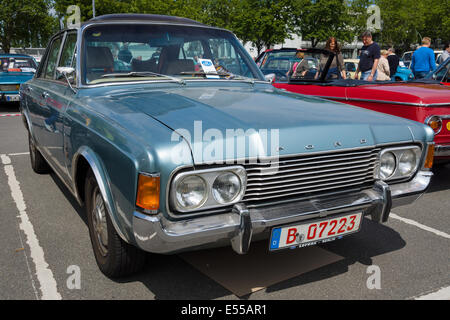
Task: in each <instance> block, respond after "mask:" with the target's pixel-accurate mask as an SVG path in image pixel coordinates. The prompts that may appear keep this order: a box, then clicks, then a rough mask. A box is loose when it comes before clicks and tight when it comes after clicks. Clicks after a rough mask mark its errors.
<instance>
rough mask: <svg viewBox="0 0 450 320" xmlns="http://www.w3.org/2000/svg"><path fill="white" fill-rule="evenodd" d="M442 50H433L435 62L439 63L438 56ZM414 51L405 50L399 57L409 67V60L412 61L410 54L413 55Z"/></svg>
mask: <svg viewBox="0 0 450 320" xmlns="http://www.w3.org/2000/svg"><path fill="white" fill-rule="evenodd" d="M442 52H443V51H442V50H434V59H435V61H436V64H439V58H440V57H441V54H442ZM413 53H414V51H406V52H405V53H403V55H402V57H401V59H400V60H401V61H403V63H404V64H405V67H407V68H410V66H411V61H412V55H413Z"/></svg>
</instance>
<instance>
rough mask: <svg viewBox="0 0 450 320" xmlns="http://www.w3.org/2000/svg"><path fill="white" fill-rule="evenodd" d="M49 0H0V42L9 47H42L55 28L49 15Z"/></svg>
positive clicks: (53, 19)
mask: <svg viewBox="0 0 450 320" xmlns="http://www.w3.org/2000/svg"><path fill="white" fill-rule="evenodd" d="M50 7H51V4H50V0H14V1H11V0H0V8H1V10H0V43H1V46H2V50H3V51H4V52H7V53H9V51H10V49H11V47H15V46H16V47H43V46H45V45H46V44H47V41H48V39H49V38H50V36H51V35H52V34H53V33H54V32H55V30H56V29H57V24H56V19H55V18H54V17H52V16H51V15H49V10H50Z"/></svg>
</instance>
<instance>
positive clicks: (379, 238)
mask: <svg viewBox="0 0 450 320" xmlns="http://www.w3.org/2000/svg"><path fill="white" fill-rule="evenodd" d="M364 221H365V222H364V224H363V226H362V230H361V232H359V233H357V234H355V235H351V236H349V237H347V238H344V239H341V240H338V241H335V242H330V243H328V244H325V245H321V247H322V248H323V249H325V250H328V251H330V252H332V253H335V254H337V255H340V256H342V257H344V259H343V260H340V261H338V262H335V263H332V264H329V265H327V266H324V267H321V268H318V269H316V270H314V271H311V272H307V273H304V274H302V275H300V276H297V277H294V278H291V279H289V280H286V281H282V282H279V283H277V284H274V285H272V286H269V287H267V288H266V289H265V290H266V292H268V293H269V292H276V291H280V290H284V289H287V288H292V287H297V286H301V285H304V284H308V283H313V282H317V281H320V280H323V279H328V278H332V277H335V276H337V275H339V274H343V273H346V272H347V271H348V269H349V266H350V265H353V264H354V263H356V262H358V263H361V264H363V265H367V266H369V265H372V258H373V257H375V256H378V255H381V254H385V253H388V252H392V251H396V250H399V249H401V248H403V247H404V246H405V245H406V242H405V241H404V240H403V239H402V238H401V236H400V234H399V233H398V232H396V231H395V230H393V229H391V228H389V227H387V226H386V225H382V224H377V223H374V222H372V221H371V220H369V219H365V220H364ZM148 258H149V261H148V262H147V265H146V268H145V270H144V271H143V272H141V273H139V274H137V275H134V276H132V277H128V278H124V279H120V280H115V281H116V282H118V283H128V282H135V281H139V282H142V283H143V284H144V285H145V286H146V287H147V288H148V290H149V291H151V292H152V293H153V294H154V295H155V299H160V300H178V299H183V300H190V299H208V300H209V299H217V298H221V297H225V296H228V295H230V294H232V293H231V292H230V291H228V290H227V289H225V288H224V287H222V286H221V285H220V284H218V283H216V282H215V281H213V280H212V279H211V278H209V277H207V276H206V275H204V274H203V273H201V272H200V271H198V270H197V269H195V268H194V267H192V266H191V265H189V264H187V263H186V262H184V261H183V260H182V259H181V258H179V257H178V256H162V255H151V254H149V255H148ZM267 272H273V270H267ZM237 276H238V275H237ZM251 295H252V294H248V295H245V296H243V297H241V299H243V300H247V299H249V298H250V297H251Z"/></svg>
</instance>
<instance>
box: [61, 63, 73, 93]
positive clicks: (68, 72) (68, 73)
mask: <svg viewBox="0 0 450 320" xmlns="http://www.w3.org/2000/svg"><path fill="white" fill-rule="evenodd" d="M56 72H57V74H58V79H61V78H62V77H64V78H65V79H66V81H67V84H68V85H69V87H70V89H72V91H73V92H74V93H76V90H75V89H74V88H73V87H72V84H73V83H74V79H75V77H74V76H75V69H74V68H72V67H58V68H56Z"/></svg>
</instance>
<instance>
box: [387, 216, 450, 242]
mask: <svg viewBox="0 0 450 320" xmlns="http://www.w3.org/2000/svg"><path fill="white" fill-rule="evenodd" d="M389 217H390V218H394V219H397V220H400V221H402V222H404V223H407V224H410V225H413V226H416V227H417V228H420V229H422V230H425V231H429V232H432V233H434V234H436V235H438V236H440V237H443V238H447V239H450V235H449V234H447V233H445V232H442V231H439V230H436V229H434V228H430V227H427V226H426V225H423V224H421V223H418V222H416V221H414V220H411V219H407V218H402V217H400V216H398V215H396V214H395V213H392V212H391V213H390V214H389Z"/></svg>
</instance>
